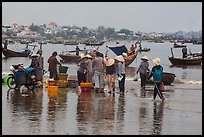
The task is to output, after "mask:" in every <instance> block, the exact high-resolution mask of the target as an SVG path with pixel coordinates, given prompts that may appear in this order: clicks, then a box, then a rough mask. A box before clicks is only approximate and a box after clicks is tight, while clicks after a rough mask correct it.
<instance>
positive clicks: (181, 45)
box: [174, 42, 186, 48]
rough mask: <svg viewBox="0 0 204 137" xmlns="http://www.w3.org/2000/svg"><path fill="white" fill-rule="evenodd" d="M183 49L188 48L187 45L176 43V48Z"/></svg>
mask: <svg viewBox="0 0 204 137" xmlns="http://www.w3.org/2000/svg"><path fill="white" fill-rule="evenodd" d="M183 47H186V45H185V44H184V43H178V42H177V43H176V42H175V43H174V48H183Z"/></svg>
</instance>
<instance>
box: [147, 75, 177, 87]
mask: <svg viewBox="0 0 204 137" xmlns="http://www.w3.org/2000/svg"><path fill="white" fill-rule="evenodd" d="M175 77H176V75H175V74H174V73H170V72H163V75H162V81H163V83H164V85H171V83H173V82H174V79H175ZM147 84H154V81H153V80H147Z"/></svg>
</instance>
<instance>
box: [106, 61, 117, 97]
mask: <svg viewBox="0 0 204 137" xmlns="http://www.w3.org/2000/svg"><path fill="white" fill-rule="evenodd" d="M105 65H106V77H107V80H108V89H109V91H108V92H109V93H111V92H114V91H115V72H116V67H115V60H114V59H111V58H107V59H105Z"/></svg>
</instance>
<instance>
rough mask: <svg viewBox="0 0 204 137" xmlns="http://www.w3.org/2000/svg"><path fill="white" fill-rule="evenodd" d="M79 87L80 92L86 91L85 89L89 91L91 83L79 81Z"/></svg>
mask: <svg viewBox="0 0 204 137" xmlns="http://www.w3.org/2000/svg"><path fill="white" fill-rule="evenodd" d="M80 87H81V91H82V92H87V91H91V89H92V83H88V82H87V83H83V82H82V83H80Z"/></svg>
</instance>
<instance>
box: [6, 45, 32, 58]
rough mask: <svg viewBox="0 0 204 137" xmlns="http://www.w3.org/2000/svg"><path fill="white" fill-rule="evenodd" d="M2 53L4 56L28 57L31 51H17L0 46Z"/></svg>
mask: <svg viewBox="0 0 204 137" xmlns="http://www.w3.org/2000/svg"><path fill="white" fill-rule="evenodd" d="M2 53H3V55H4V56H5V57H28V56H29V54H30V53H31V51H30V50H28V52H17V51H13V50H10V49H5V48H3V47H2Z"/></svg>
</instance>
